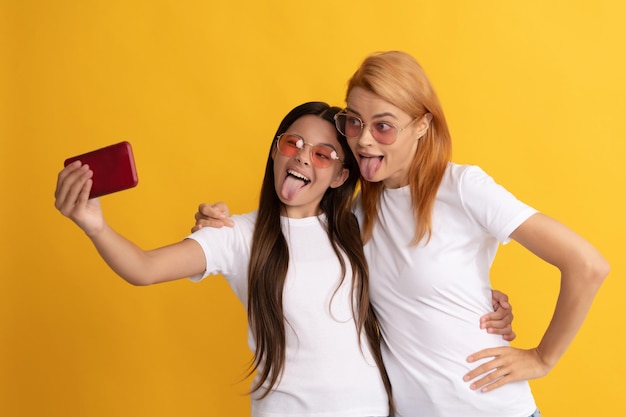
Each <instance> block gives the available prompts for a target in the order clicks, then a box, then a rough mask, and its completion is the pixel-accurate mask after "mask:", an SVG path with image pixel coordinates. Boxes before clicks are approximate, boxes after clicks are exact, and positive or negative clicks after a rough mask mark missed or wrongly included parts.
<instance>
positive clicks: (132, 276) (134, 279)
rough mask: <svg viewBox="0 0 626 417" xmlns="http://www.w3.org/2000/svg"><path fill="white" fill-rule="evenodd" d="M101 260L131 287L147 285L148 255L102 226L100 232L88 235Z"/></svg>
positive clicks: (149, 277) (148, 277) (149, 282)
mask: <svg viewBox="0 0 626 417" xmlns="http://www.w3.org/2000/svg"><path fill="white" fill-rule="evenodd" d="M89 238H90V239H91V241H92V242H93V244H94V246H95V247H96V249H97V250H98V253H99V254H100V256H101V257H102V259H103V260H104V261H105V262H106V263H107V265H109V267H110V268H111V269H112V270H113V271H114V272H115V273H116V274H118V275H119V276H120V277H122V278H123V279H124V280H126V281H128V282H129V283H131V284H133V285H149V284H152V283H154V281H153V280H151V276H153V275H152V274H151V269H150V268H151V263H150V262H149V257H150V256H149V254H148V253H147V252H146V251H144V250H142V249H141V248H139V247H138V246H137V245H136V244H134V243H133V242H131V241H130V240H128V239H126V238H125V237H124V236H122V235H120V234H119V233H117V232H116V231H115V230H113V229H112V228H111V227H110V226H109V225H108V224H106V223H105V224H104V227H103V228H102V230H100V231H98V232H96V233H93V234H91V235H89Z"/></svg>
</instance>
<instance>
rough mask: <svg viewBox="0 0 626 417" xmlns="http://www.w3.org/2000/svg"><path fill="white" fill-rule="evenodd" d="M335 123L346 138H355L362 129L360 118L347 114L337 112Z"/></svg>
mask: <svg viewBox="0 0 626 417" xmlns="http://www.w3.org/2000/svg"><path fill="white" fill-rule="evenodd" d="M335 125H336V126H337V129H338V130H339V132H341V134H342V135H344V136H345V137H348V138H355V137H357V136H359V135H360V134H361V130H363V122H361V119H359V118H358V117H355V116H350V115H349V114H338V115H337V118H336V121H335Z"/></svg>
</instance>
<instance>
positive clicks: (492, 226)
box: [459, 166, 537, 244]
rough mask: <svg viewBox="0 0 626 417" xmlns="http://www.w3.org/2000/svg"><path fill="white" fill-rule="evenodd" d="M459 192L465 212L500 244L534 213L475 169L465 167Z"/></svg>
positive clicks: (479, 169) (533, 210)
mask: <svg viewBox="0 0 626 417" xmlns="http://www.w3.org/2000/svg"><path fill="white" fill-rule="evenodd" d="M459 193H460V196H461V201H462V204H463V207H464V209H465V210H466V212H468V213H469V215H470V216H471V217H472V218H473V219H474V220H475V221H476V222H477V223H478V224H480V226H481V227H483V228H484V229H485V230H486V231H487V232H488V233H489V234H491V235H493V236H495V237H496V238H497V239H498V241H499V242H501V243H503V244H505V243H508V242H509V241H510V240H511V238H510V235H511V233H513V231H514V230H515V229H517V228H518V227H519V226H520V225H521V224H522V223H524V222H525V221H526V220H527V219H528V218H529V217H530V216H532V215H533V214H535V213H537V210H536V209H534V208H532V207H530V206H529V205H527V204H525V203H523V202H521V201H520V200H518V199H517V198H516V197H515V196H514V195H513V194H511V193H510V192H509V191H508V190H506V189H505V188H504V187H503V186H501V185H499V184H497V183H496V182H495V181H494V180H493V178H491V177H490V176H489V175H487V173H485V171H483V170H482V169H481V168H479V167H477V166H469V167H466V169H465V170H464V171H463V173H462V175H461V177H460V181H459Z"/></svg>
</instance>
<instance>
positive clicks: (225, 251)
mask: <svg viewBox="0 0 626 417" xmlns="http://www.w3.org/2000/svg"><path fill="white" fill-rule="evenodd" d="M233 221H234V222H235V226H234V227H222V228H219V229H218V228H212V227H204V228H202V229H200V230H198V231H196V232H194V233H192V234H191V235H189V236H187V239H193V240H195V241H196V242H198V244H199V245H200V247H201V248H202V250H203V252H204V257H205V261H206V270H205V271H204V273H203V274H199V275H195V276H192V277H189V279H190V280H192V281H200V280H202V279H204V278H206V277H207V276H209V275H217V274H221V275H224V276H232V275H241V274H242V273H245V270H247V267H248V263H249V259H250V255H249V254H250V241H251V237H250V234H251V226H253V225H254V223H253V221H252V222H251V220H250V219H248V218H246V217H244V216H234V217H233Z"/></svg>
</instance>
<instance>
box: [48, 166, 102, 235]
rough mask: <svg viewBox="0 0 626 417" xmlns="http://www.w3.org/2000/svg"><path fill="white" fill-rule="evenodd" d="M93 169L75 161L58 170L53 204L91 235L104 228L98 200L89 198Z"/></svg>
mask: <svg viewBox="0 0 626 417" xmlns="http://www.w3.org/2000/svg"><path fill="white" fill-rule="evenodd" d="M92 176H93V171H91V170H90V169H89V166H88V165H83V164H81V162H80V161H75V162H73V163H71V164H69V165H68V166H66V167H65V168H63V170H61V172H59V175H58V177H57V186H56V190H55V192H54V198H55V201H54V206H55V207H56V209H57V210H59V211H60V212H61V214H63V215H64V216H65V217H67V218H69V219H71V220H72V221H73V222H74V223H76V224H77V225H78V227H80V228H81V229H83V231H84V232H85V233H86V234H87V235H88V236H91V235H93V234H95V233H97V232H98V231H101V230H102V229H103V228H104V217H103V215H102V210H101V208H100V201H99V200H98V199H97V198H95V199H91V200H90V199H89V191H91V185H92V182H93V181H92V179H91V177H92Z"/></svg>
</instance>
